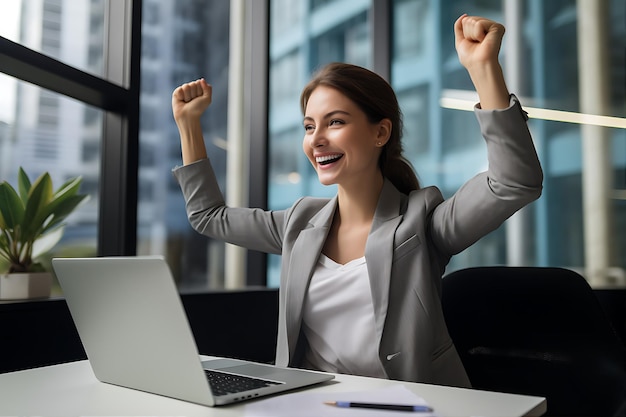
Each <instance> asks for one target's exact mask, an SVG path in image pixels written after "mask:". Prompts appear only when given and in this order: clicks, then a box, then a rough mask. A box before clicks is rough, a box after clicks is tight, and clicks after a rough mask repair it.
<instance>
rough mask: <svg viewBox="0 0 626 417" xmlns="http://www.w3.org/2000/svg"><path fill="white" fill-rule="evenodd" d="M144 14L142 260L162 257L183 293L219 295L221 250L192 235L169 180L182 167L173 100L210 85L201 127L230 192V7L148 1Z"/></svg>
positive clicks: (216, 1) (200, 0) (216, 2)
mask: <svg viewBox="0 0 626 417" xmlns="http://www.w3.org/2000/svg"><path fill="white" fill-rule="evenodd" d="M143 10H144V13H143V16H142V19H143V21H142V33H143V41H142V42H143V43H142V56H141V109H140V132H139V155H140V164H139V187H138V189H139V195H138V199H139V201H138V225H137V227H138V232H137V253H138V254H140V255H148V254H155V255H164V256H165V257H166V258H167V260H168V262H169V264H170V267H171V269H172V271H173V273H174V275H175V278H176V280H177V282H178V285H179V287H180V289H181V290H196V289H205V288H221V287H223V285H224V282H223V269H224V256H223V252H224V244H223V243H222V242H218V241H213V240H211V239H207V238H206V237H204V236H202V235H200V234H198V233H197V232H195V231H194V230H193V229H192V228H191V226H190V225H189V222H188V220H187V215H186V212H185V203H184V199H183V196H182V193H181V191H180V188H179V187H178V185H177V184H176V183H175V181H174V179H173V178H172V173H171V170H172V168H174V167H175V166H177V165H180V164H181V163H182V160H181V153H180V142H179V136H178V130H177V128H176V124H175V123H174V118H173V117H172V110H171V96H172V91H173V90H174V88H176V87H177V86H178V85H180V84H182V83H184V82H187V81H192V80H195V79H198V78H200V77H204V78H205V79H206V80H207V81H208V82H209V83H211V84H212V85H213V102H212V104H211V108H210V111H208V112H207V113H205V116H204V120H203V127H204V135H205V141H206V145H207V151H208V153H209V158H210V159H211V161H212V163H213V167H214V168H215V172H216V175H217V178H218V181H219V182H220V185H221V186H222V190H225V188H224V182H225V175H226V165H225V160H226V151H225V149H224V146H223V142H224V141H225V140H226V139H227V134H226V133H227V132H226V122H227V113H226V109H227V107H228V100H227V93H228V90H227V89H228V52H229V48H228V30H229V27H228V25H229V3H228V2H225V1H222V0H211V1H207V0H143Z"/></svg>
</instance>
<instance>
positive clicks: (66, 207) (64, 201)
mask: <svg viewBox="0 0 626 417" xmlns="http://www.w3.org/2000/svg"><path fill="white" fill-rule="evenodd" d="M87 197H88V196H87V195H64V196H63V197H62V198H57V199H55V200H53V201H52V202H51V203H50V204H49V205H48V207H46V210H45V212H46V213H47V214H48V216H47V217H46V219H47V222H46V223H44V225H43V228H42V230H41V233H46V232H48V231H49V230H51V229H53V228H55V227H57V226H58V225H59V224H60V223H61V222H62V221H63V220H65V218H66V217H67V216H69V215H70V214H71V213H72V212H73V211H74V209H76V207H78V205H79V204H80V203H81V202H83V200H85V199H86V198H87Z"/></svg>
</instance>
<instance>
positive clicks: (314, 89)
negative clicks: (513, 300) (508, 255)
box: [172, 15, 543, 387]
mask: <svg viewBox="0 0 626 417" xmlns="http://www.w3.org/2000/svg"><path fill="white" fill-rule="evenodd" d="M503 34H504V27H503V26H502V25H501V24H499V23H497V22H493V21H491V20H488V19H484V18H481V17H473V16H467V15H462V16H460V17H459V18H458V19H457V20H456V22H455V23H454V37H455V44H456V48H457V52H458V57H459V60H460V62H461V64H462V65H463V66H464V67H465V68H466V69H467V71H468V73H469V75H470V78H471V79H472V80H473V81H474V83H475V86H476V90H477V93H478V96H479V97H480V103H479V104H477V105H476V107H475V113H476V116H477V118H478V121H479V125H480V127H481V129H480V130H481V133H482V135H483V138H484V140H485V143H486V145H487V149H488V160H489V167H488V169H487V171H485V172H483V173H481V174H479V175H477V176H475V177H473V178H471V179H469V180H468V181H467V182H466V183H465V184H464V185H463V186H462V187H460V188H459V190H458V191H457V192H456V193H455V194H454V195H453V196H451V197H450V198H448V199H444V198H443V195H442V193H441V192H440V191H439V189H437V188H435V187H428V188H425V189H421V188H420V186H419V183H418V181H417V177H416V175H415V172H414V171H413V169H412V167H411V166H410V164H408V163H407V162H406V160H405V159H404V157H403V155H402V144H401V140H400V139H401V133H402V117H401V112H400V108H399V105H398V100H397V98H396V95H395V92H394V91H393V89H392V88H391V86H390V85H389V84H388V83H387V82H386V81H385V80H384V79H383V78H382V77H381V76H379V75H378V74H376V73H374V72H372V71H370V70H368V69H366V68H363V67H361V66H357V65H353V64H347V63H331V64H328V65H326V66H324V67H322V68H321V69H320V70H319V71H318V72H317V73H315V74H314V75H313V77H312V79H311V81H310V82H309V83H308V84H307V85H306V86H305V87H304V89H303V91H302V95H301V100H300V102H301V109H302V113H303V117H304V120H303V126H304V140H303V142H302V145H303V148H302V149H303V151H304V154H305V155H306V156H307V157H308V160H309V162H310V163H311V164H312V165H313V167H314V168H315V170H316V171H317V175H318V178H319V181H320V182H321V183H322V184H324V185H330V184H336V186H337V194H336V195H335V196H334V197H333V198H327V199H324V198H312V197H303V198H300V199H298V200H297V201H296V202H295V203H293V205H292V206H291V207H289V208H287V209H285V210H261V209H256V208H243V207H229V206H227V205H226V203H225V201H224V197H223V195H222V193H221V191H220V188H219V185H218V183H217V181H216V178H215V174H214V172H213V168H212V165H211V161H210V160H209V159H208V158H207V152H206V148H205V145H204V138H203V133H202V132H203V129H202V126H201V122H200V121H201V116H202V114H203V113H204V112H205V111H206V110H207V108H208V107H209V105H210V104H211V99H212V94H213V89H212V87H211V85H209V84H208V83H207V82H206V81H205V80H204V79H199V80H196V81H191V82H188V83H185V84H182V85H180V86H179V87H178V88H176V89H175V90H174V92H173V94H172V110H173V113H174V119H175V120H176V124H177V125H178V130H179V133H180V145H181V149H182V156H183V166H182V167H181V166H179V167H176V168H175V169H174V170H173V173H174V176H175V177H176V179H177V180H178V182H179V184H180V187H181V189H182V192H183V195H184V197H185V201H186V208H187V216H188V219H189V221H190V223H191V225H192V226H193V228H194V229H195V230H196V231H198V232H199V233H201V234H203V235H205V236H207V237H211V238H215V239H220V240H223V241H226V242H228V243H232V244H235V245H239V246H243V247H246V248H248V249H253V250H257V251H261V252H266V253H272V254H280V255H281V260H282V268H281V284H280V291H281V296H280V298H279V299H280V303H279V324H278V326H279V327H278V329H279V330H278V340H277V351H276V363H277V364H278V365H281V366H295V367H304V368H310V369H318V370H323V371H329V372H338V373H348V374H357V375H365V376H375V377H380V378H391V379H400V380H406V381H418V382H427V383H435V384H444V385H458V386H466V387H467V386H469V385H470V383H469V380H468V378H467V375H466V373H465V370H464V369H463V365H462V364H461V361H460V359H459V356H458V354H457V352H456V350H455V348H454V345H453V343H452V340H451V339H450V336H449V335H448V332H447V328H446V324H445V320H444V317H443V312H442V308H441V302H440V291H439V288H440V285H441V283H440V281H441V275H442V273H443V271H444V270H445V266H446V265H447V264H448V262H449V261H450V259H451V257H452V256H453V255H455V254H457V253H459V252H461V251H463V250H464V249H466V248H468V247H469V246H471V245H472V244H473V243H474V242H476V241H477V240H478V239H480V238H481V237H483V236H484V235H486V234H488V233H489V232H491V231H493V230H494V229H495V228H497V227H498V226H500V225H501V224H502V222H504V220H506V219H507V218H508V217H510V216H511V215H512V214H514V213H515V212H516V211H517V210H519V209H520V208H522V207H523V206H525V205H526V204H528V203H530V202H532V201H533V200H535V199H537V198H538V197H539V195H540V194H541V190H542V180H543V174H542V170H541V167H540V164H539V160H538V158H537V154H536V152H535V148H534V145H533V141H532V138H531V136H530V132H529V130H528V127H527V125H526V120H527V118H526V116H525V113H524V112H523V111H522V109H521V107H520V103H519V100H518V99H517V97H515V96H514V95H511V94H509V92H508V89H507V86H506V84H505V82H504V77H503V74H502V69H501V67H500V64H499V61H498V53H499V50H500V44H501V41H502V36H503ZM487 213H488V215H486V214H487ZM407 319H408V320H407ZM345 329H350V332H347V331H346V330H345Z"/></svg>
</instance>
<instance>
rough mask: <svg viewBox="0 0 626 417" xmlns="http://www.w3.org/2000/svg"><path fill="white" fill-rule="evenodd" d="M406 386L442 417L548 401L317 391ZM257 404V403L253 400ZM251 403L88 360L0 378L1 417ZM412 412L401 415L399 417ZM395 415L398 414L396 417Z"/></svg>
mask: <svg viewBox="0 0 626 417" xmlns="http://www.w3.org/2000/svg"><path fill="white" fill-rule="evenodd" d="M398 383H401V384H403V385H404V386H405V387H407V388H409V389H410V390H411V391H413V392H414V393H416V394H417V395H419V396H420V397H422V398H424V399H425V400H426V401H427V402H428V403H429V404H430V405H431V406H432V407H434V409H435V411H436V412H437V413H438V414H439V415H440V416H441V417H445V416H455V417H459V416H484V417H489V416H494V417H495V416H497V417H506V416H523V415H530V416H539V415H541V414H543V413H545V411H546V400H545V399H544V398H542V397H533V396H525V395H513V394H503V393H495V392H488V391H477V390H469V389H461V388H451V387H443V386H437V385H427V384H415V383H407V382H397V381H396V382H394V381H389V380H383V379H375V378H364V377H356V376H348V375H337V377H336V379H335V380H333V381H330V382H328V383H325V384H323V385H320V386H316V387H313V388H309V389H308V390H310V391H311V392H341V391H357V390H358V391H360V390H375V389H380V388H383V387H388V386H390V385H391V384H398ZM252 401H254V400H252ZM245 404H246V403H241V404H237V405H229V406H221V407H215V408H211V407H204V406H200V405H196V404H191V403H186V402H183V401H179V400H174V399H171V398H166V397H161V396H157V395H153V394H148V393H143V392H139V391H134V390H131V389H126V388H121V387H117V386H113V385H109V384H104V383H101V382H99V381H98V380H97V379H96V378H95V377H94V375H93V372H92V371H91V366H90V365H89V362H87V361H79V362H72V363H68V364H63V365H56V366H48V367H44V368H37V369H31V370H27V371H20V372H12V373H7V374H0V415H2V416H6V415H22V416H64V417H71V416H96V415H100V416H102V415H106V416H187V417H194V416H205V417H210V416H225V417H227V416H230V417H235V416H245ZM400 414H402V415H405V414H407V413H398V415H400ZM394 415H395V414H394Z"/></svg>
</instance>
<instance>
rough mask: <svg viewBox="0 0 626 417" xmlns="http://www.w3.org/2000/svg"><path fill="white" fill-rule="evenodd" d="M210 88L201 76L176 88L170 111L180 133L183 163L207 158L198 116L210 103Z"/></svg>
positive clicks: (186, 163)
mask: <svg viewBox="0 0 626 417" xmlns="http://www.w3.org/2000/svg"><path fill="white" fill-rule="evenodd" d="M211 95H212V88H211V86H210V85H209V84H207V82H206V81H205V80H204V79H203V78H201V79H199V80H196V81H192V82H188V83H185V84H183V85H181V86H180V87H178V88H176V89H175V90H174V92H173V93H172V112H173V113H174V120H175V121H176V125H177V126H178V132H179V133H180V146H181V150H182V155H183V165H188V164H191V163H192V162H196V161H199V160H201V159H206V158H207V152H206V147H205V145H204V137H203V136H202V126H201V124H200V117H201V116H202V113H204V111H205V110H206V109H207V107H209V105H210V104H211Z"/></svg>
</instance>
